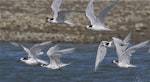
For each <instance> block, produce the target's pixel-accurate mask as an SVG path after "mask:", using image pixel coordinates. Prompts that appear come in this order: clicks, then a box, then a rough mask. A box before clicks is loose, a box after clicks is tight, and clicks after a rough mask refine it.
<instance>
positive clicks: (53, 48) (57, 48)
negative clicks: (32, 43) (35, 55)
mask: <svg viewBox="0 0 150 82" xmlns="http://www.w3.org/2000/svg"><path fill="white" fill-rule="evenodd" d="M58 50H59V47H58V45H55V46H53V47H51V48H49V50H48V51H47V55H48V57H49V58H50V57H51V55H52V54H53V53H54V52H56V51H58Z"/></svg>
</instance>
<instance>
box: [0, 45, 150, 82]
mask: <svg viewBox="0 0 150 82" xmlns="http://www.w3.org/2000/svg"><path fill="white" fill-rule="evenodd" d="M33 44H34V43H25V44H24V45H25V46H26V47H28V48H29V47H31V46H32V45H33ZM98 45H99V44H61V45H60V47H61V48H62V49H63V48H69V47H76V48H77V49H76V51H75V52H74V53H72V54H68V55H65V56H63V57H62V61H63V62H65V63H69V62H72V64H71V65H69V66H66V67H64V68H62V71H59V70H49V69H46V68H42V67H40V66H29V65H26V64H24V63H22V62H20V61H19V59H20V58H21V57H26V56H27V54H26V52H25V51H24V50H23V49H22V48H20V47H14V46H13V45H11V44H9V43H0V82H150V54H148V53H147V50H148V47H144V48H140V49H139V50H138V51H137V52H136V53H134V55H133V56H132V59H131V63H132V64H134V65H136V66H137V68H128V69H124V68H118V67H117V66H116V65H115V64H113V63H112V60H114V59H117V56H116V52H115V49H110V48H109V49H108V53H107V56H106V57H105V59H104V61H103V62H102V63H101V64H100V66H99V69H98V70H97V72H94V64H95V57H96V52H97V47H98ZM49 47H50V46H47V47H46V48H45V49H44V51H45V52H46V51H47V50H48V48H49ZM40 58H41V59H43V60H47V61H48V60H49V59H48V57H47V55H46V54H44V55H42V56H41V57H40Z"/></svg>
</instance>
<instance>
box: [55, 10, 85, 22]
mask: <svg viewBox="0 0 150 82" xmlns="http://www.w3.org/2000/svg"><path fill="white" fill-rule="evenodd" d="M69 13H83V11H80V10H63V11H59V12H58V16H57V18H56V20H57V21H64V20H65V19H66V15H67V14H69Z"/></svg>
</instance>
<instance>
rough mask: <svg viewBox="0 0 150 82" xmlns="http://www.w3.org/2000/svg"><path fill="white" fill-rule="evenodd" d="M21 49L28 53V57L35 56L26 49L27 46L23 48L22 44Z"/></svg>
mask: <svg viewBox="0 0 150 82" xmlns="http://www.w3.org/2000/svg"><path fill="white" fill-rule="evenodd" d="M20 45H21V47H22V48H23V49H24V51H26V53H27V54H28V57H33V55H32V54H31V52H30V50H29V49H28V48H26V47H25V46H23V45H22V44H20Z"/></svg>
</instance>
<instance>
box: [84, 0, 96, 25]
mask: <svg viewBox="0 0 150 82" xmlns="http://www.w3.org/2000/svg"><path fill="white" fill-rule="evenodd" d="M86 16H87V17H88V19H89V20H90V22H91V24H92V25H93V24H95V23H96V16H95V14H94V7H93V0H90V2H89V3H88V6H87V8H86Z"/></svg>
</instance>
